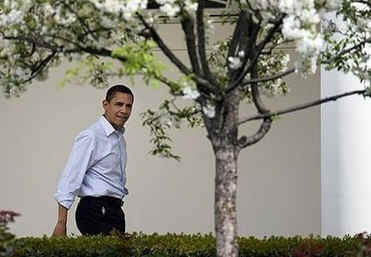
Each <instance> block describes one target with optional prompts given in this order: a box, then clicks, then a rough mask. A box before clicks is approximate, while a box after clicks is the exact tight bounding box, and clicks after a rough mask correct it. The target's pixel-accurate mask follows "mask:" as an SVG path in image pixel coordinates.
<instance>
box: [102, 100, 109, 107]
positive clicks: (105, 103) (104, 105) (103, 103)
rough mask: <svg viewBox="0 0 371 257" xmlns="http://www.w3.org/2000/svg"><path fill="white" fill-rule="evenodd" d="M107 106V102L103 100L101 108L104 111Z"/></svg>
mask: <svg viewBox="0 0 371 257" xmlns="http://www.w3.org/2000/svg"><path fill="white" fill-rule="evenodd" d="M107 105H108V101H107V100H106V99H104V100H103V101H102V106H103V109H106V106H107Z"/></svg>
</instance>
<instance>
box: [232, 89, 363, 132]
mask: <svg viewBox="0 0 371 257" xmlns="http://www.w3.org/2000/svg"><path fill="white" fill-rule="evenodd" d="M351 95H363V96H370V95H369V92H367V90H366V89H363V90H355V91H350V92H346V93H343V94H338V95H334V96H331V97H326V98H323V99H320V100H316V101H312V102H309V103H305V104H300V105H296V106H293V107H289V108H286V109H283V110H279V111H276V112H269V113H263V114H258V115H255V116H251V117H248V118H245V119H243V120H241V121H239V122H238V125H242V124H244V123H246V122H248V121H252V120H260V119H266V118H271V117H274V116H278V115H282V114H286V113H291V112H295V111H300V110H304V109H307V108H310V107H314V106H317V105H321V104H323V103H326V102H330V101H336V100H337V99H339V98H343V97H346V96H351Z"/></svg>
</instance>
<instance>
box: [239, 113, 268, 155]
mask: <svg viewBox="0 0 371 257" xmlns="http://www.w3.org/2000/svg"><path fill="white" fill-rule="evenodd" d="M271 127H272V119H271V118H264V119H263V122H262V124H261V125H260V128H259V130H258V131H257V132H256V133H255V134H254V135H253V136H250V137H246V136H242V137H241V138H240V139H239V140H238V146H239V148H240V149H242V148H246V147H248V146H250V145H253V144H255V143H257V142H259V141H260V140H261V139H263V138H264V136H265V135H266V134H267V133H268V132H269V130H270V128H271Z"/></svg>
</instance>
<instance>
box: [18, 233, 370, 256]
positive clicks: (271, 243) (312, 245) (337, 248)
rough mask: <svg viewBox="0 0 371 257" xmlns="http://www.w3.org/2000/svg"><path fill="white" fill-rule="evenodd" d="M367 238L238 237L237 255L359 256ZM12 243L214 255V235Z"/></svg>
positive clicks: (93, 252)
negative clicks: (238, 251)
mask: <svg viewBox="0 0 371 257" xmlns="http://www.w3.org/2000/svg"><path fill="white" fill-rule="evenodd" d="M370 242H371V240H370V239H369V238H367V239H362V238H361V237H344V238H335V237H328V238H319V237H307V238H302V237H291V238H284V237H270V238H265V239H256V238H253V237H250V238H239V245H240V256H241V257H311V256H313V257H361V256H365V255H368V254H367V253H368V252H367V251H366V250H367V249H368V248H367V247H368V246H367V245H371V244H370ZM12 246H13V254H12V256H17V257H26V256H27V257H31V256H32V257H129V256H130V257H191V256H192V257H212V256H216V250H215V238H214V237H213V236H212V235H200V234H196V235H185V234H180V235H179V234H178V235H177V234H167V235H157V234H153V235H145V234H131V235H127V236H125V237H120V236H93V237H84V236H81V237H72V238H47V237H43V238H19V239H16V240H14V241H13V242H12ZM362 247H363V248H362ZM362 249H363V252H361V250H362ZM365 249H366V250H365Z"/></svg>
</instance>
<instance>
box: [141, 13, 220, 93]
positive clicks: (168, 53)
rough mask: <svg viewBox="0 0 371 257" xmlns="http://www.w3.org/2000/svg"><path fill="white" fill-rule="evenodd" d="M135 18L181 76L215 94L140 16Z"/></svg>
mask: <svg viewBox="0 0 371 257" xmlns="http://www.w3.org/2000/svg"><path fill="white" fill-rule="evenodd" d="M137 16H138V17H139V19H140V21H141V22H142V24H143V25H144V27H145V28H146V29H147V30H148V31H149V32H150V36H151V38H152V39H153V40H154V41H155V42H156V43H157V45H158V47H159V48H160V49H161V51H162V52H163V53H164V54H165V56H166V57H167V58H168V59H169V60H170V61H171V62H172V63H173V64H174V65H175V66H176V67H177V68H178V69H179V70H180V71H181V72H182V73H183V74H185V75H187V76H191V77H192V79H193V80H194V81H195V82H196V83H197V84H198V86H199V85H202V86H203V88H202V89H203V90H205V91H208V92H213V93H215V89H214V88H213V87H212V85H211V84H210V83H209V82H208V81H207V80H205V79H204V78H201V77H200V76H197V74H193V73H192V71H191V70H190V69H189V68H188V67H186V66H185V65H184V64H183V63H182V62H181V61H180V59H179V58H178V57H176V56H175V55H174V53H173V52H172V51H171V50H170V48H169V47H168V46H167V45H166V44H165V43H164V41H163V40H162V38H161V37H160V35H159V34H158V33H157V31H156V30H155V29H154V28H153V27H152V26H150V25H149V24H148V23H147V22H146V21H145V19H144V18H143V16H142V15H140V14H137Z"/></svg>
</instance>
